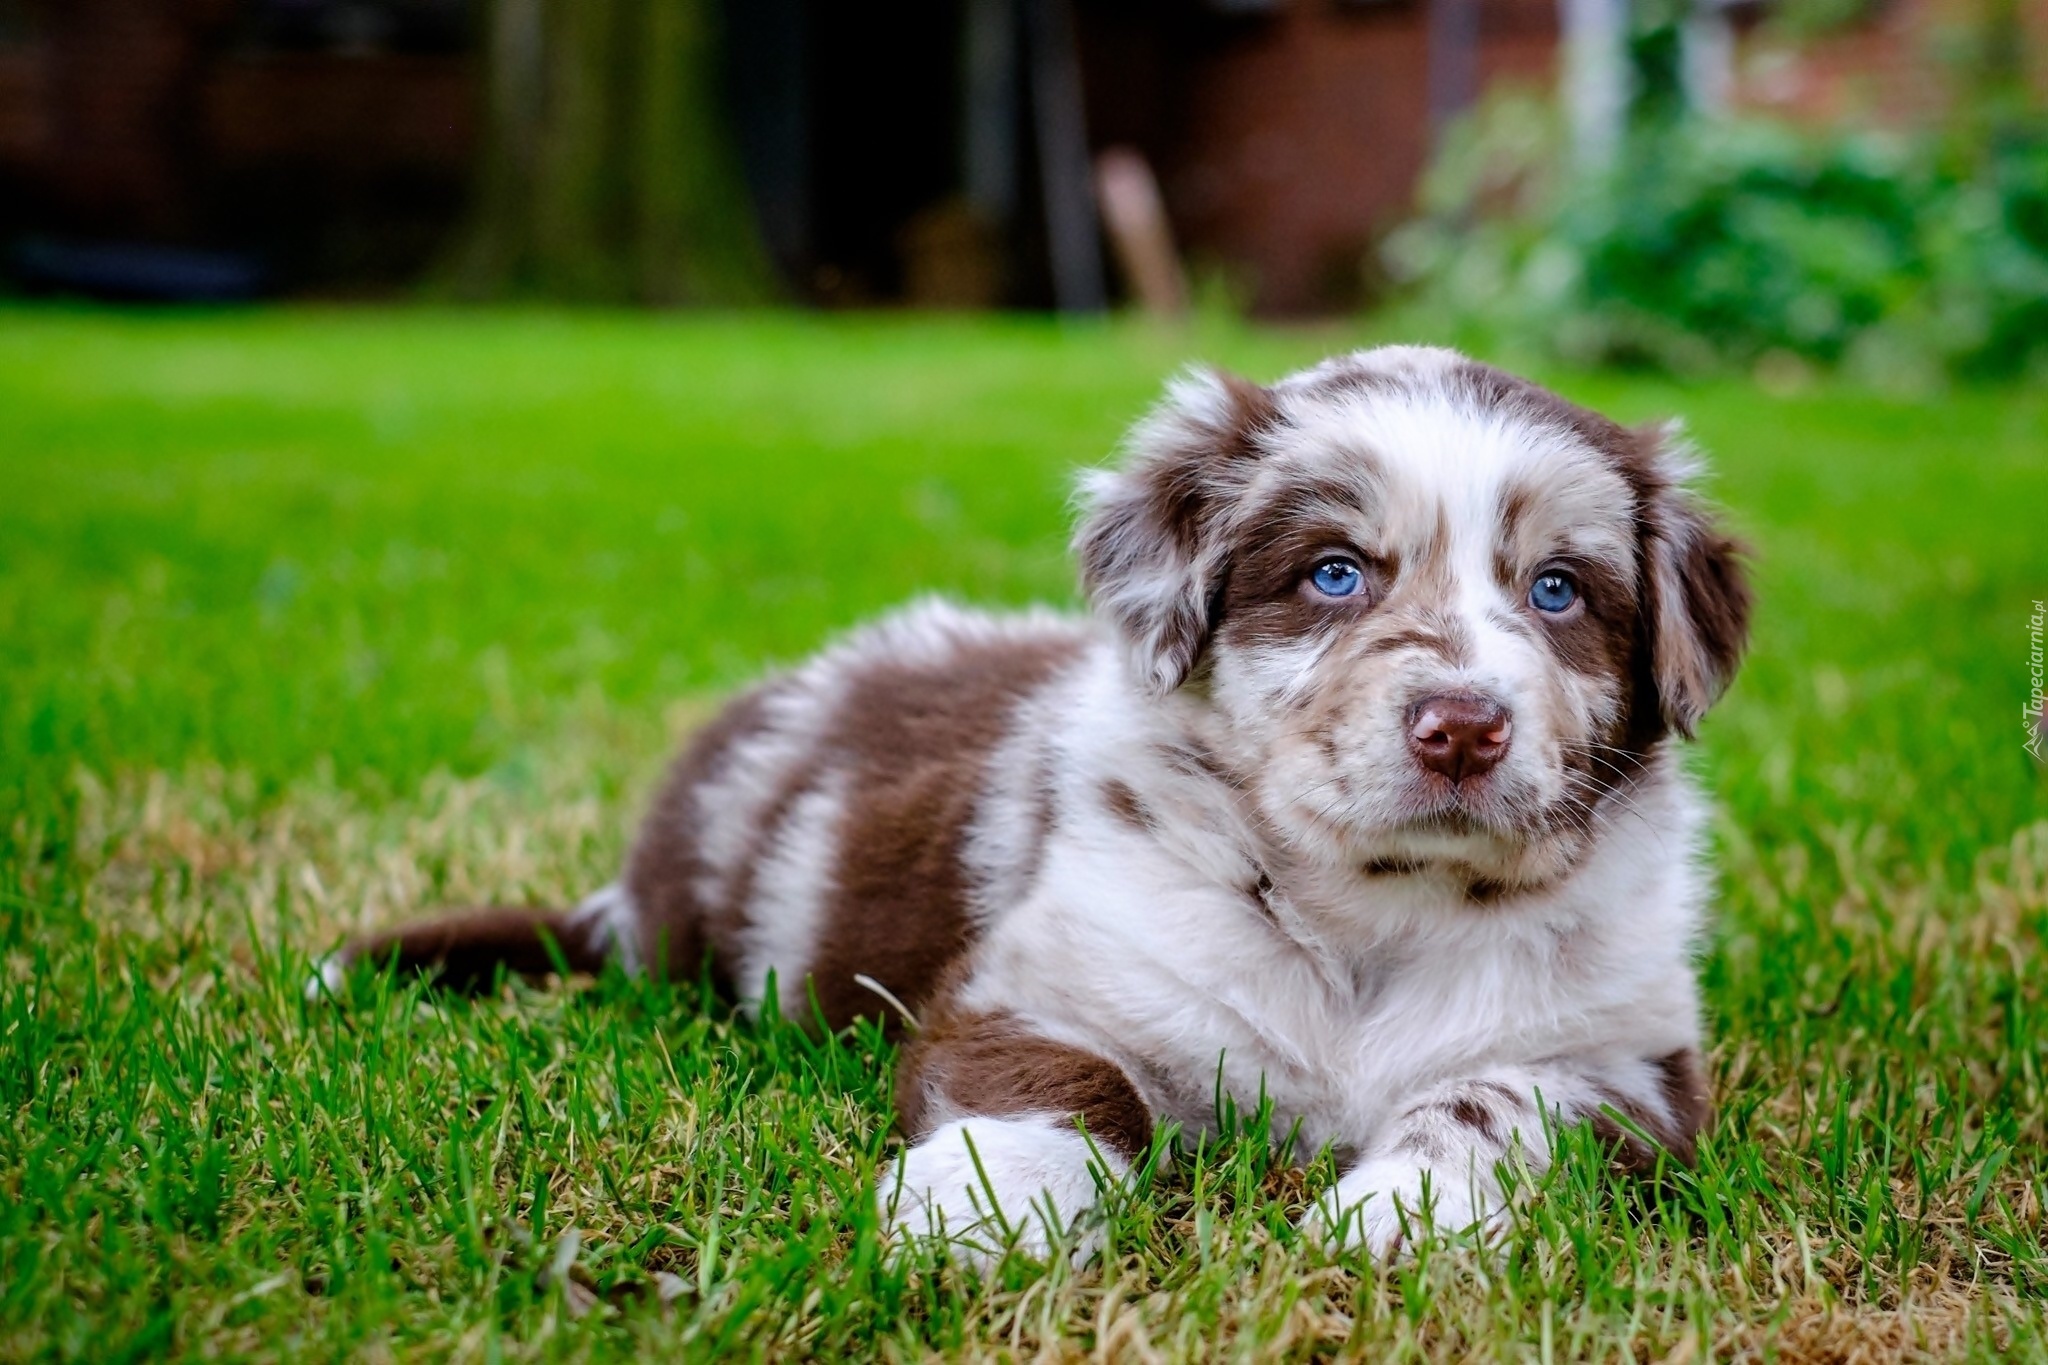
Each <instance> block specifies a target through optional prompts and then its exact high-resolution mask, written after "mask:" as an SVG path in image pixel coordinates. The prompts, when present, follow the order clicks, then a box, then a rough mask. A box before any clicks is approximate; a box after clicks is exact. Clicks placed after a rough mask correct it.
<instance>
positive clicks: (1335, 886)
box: [963, 670, 1704, 1151]
mask: <svg viewBox="0 0 2048 1365" xmlns="http://www.w3.org/2000/svg"><path fill="white" fill-rule="evenodd" d="M1090 671H1092V670H1090ZM1086 672H1088V671H1084V673H1083V674H1082V675H1081V676H1078V677H1077V678H1075V679H1074V681H1073V682H1072V683H1071V684H1069V685H1070V686H1072V687H1074V688H1075V689H1076V695H1074V696H1073V697H1071V701H1072V702H1073V703H1074V707H1073V711H1074V714H1076V715H1077V716H1081V717H1088V716H1093V717H1097V718H1098V719H1096V720H1094V721H1086V720H1084V721H1079V722H1077V724H1076V726H1074V727H1072V728H1071V729H1069V730H1068V731H1067V742H1066V743H1064V744H1062V745H1061V746H1060V748H1059V750H1058V752H1057V753H1056V755H1055V762H1054V764H1053V771H1054V772H1055V774H1056V779H1057V782H1058V785H1059V788H1060V796H1061V800H1060V805H1059V809H1060V818H1059V821H1058V823H1057V824H1056V826H1055V829H1054V832H1053V834H1052V836H1051V837H1050V839H1049V840H1048V843H1047V846H1046V848H1045V850H1044V852H1043V858H1042V862H1041V864H1040V867H1039V869H1038V872H1037V875H1036V877H1035V879H1034V880H1033V882H1032V884H1031V886H1030V889H1029V891H1028V893H1027V894H1026V895H1025V896H1024V897H1023V898H1022V899H1021V900H1019V901H1018V902H1017V903H1016V904H1015V905H1013V906H1010V907H1008V908H1006V909H1001V910H997V911H995V913H993V914H992V915H991V916H990V922H989V924H988V937H987V938H986V939H985V941H984V943H983V945H982V947H981V949H980V951H979V953H978V954H977V966H976V971H975V973H974V976H973V979H972V981H971V983H970V984H969V986H968V988H967V991H966V993H965V998H964V1001H963V1003H965V1004H967V1005H968V1006H969V1007H971V1008H976V1009H986V1010H1001V1011H1007V1012H1010V1013H1012V1014H1015V1015H1017V1016H1019V1017H1020V1018H1022V1019H1024V1020H1027V1021H1028V1022H1029V1023H1030V1024H1031V1026H1032V1027H1033V1028H1034V1029H1036V1030H1039V1031H1042V1032H1043V1033H1045V1034H1046V1035H1048V1036H1050V1037H1052V1038H1055V1039H1058V1040H1060V1041H1064V1042H1068V1043H1071V1044H1074V1045H1075V1046H1079V1047H1084V1048H1087V1049H1089V1050H1091V1051H1093V1052H1096V1053H1098V1054H1101V1055H1104V1056H1107V1057H1109V1058H1111V1059H1112V1060H1114V1061H1115V1062H1117V1063H1118V1065H1120V1066H1121V1067H1122V1068H1123V1069H1124V1071H1125V1072H1126V1073H1127V1074H1128V1075H1129V1076H1130V1077H1131V1078H1132V1080H1133V1081H1134V1082H1135V1083H1136V1084H1137V1086H1138V1088H1139V1090H1140V1092H1141V1093H1142V1094H1143V1096H1144V1098H1145V1100H1146V1101H1147V1103H1148V1104H1149V1105H1150V1106H1151V1107H1152V1109H1153V1111H1154V1112H1155V1113H1156V1114H1157V1115H1158V1116H1159V1117H1161V1118H1163V1119H1171V1120H1174V1121H1176V1122H1178V1123H1179V1124H1180V1125H1181V1126H1182V1127H1183V1129H1184V1130H1186V1131H1190V1132H1196V1131H1202V1130H1206V1129H1208V1128H1210V1127H1212V1126H1213V1124H1214V1123H1215V1121H1216V1117H1217V1101H1218V1099H1219V1086H1220V1091H1221V1095H1222V1096H1227V1097H1228V1098H1230V1099H1231V1100H1233V1101H1234V1102H1235V1103H1236V1105H1237V1106H1238V1108H1239V1109H1240V1111H1241V1112H1243V1111H1248V1110H1249V1109H1251V1108H1252V1107H1254V1106H1256V1105H1257V1103H1258V1102H1259V1098H1260V1096H1261V1095H1264V1096H1266V1097H1268V1098H1270V1100H1271V1101H1272V1103H1273V1106H1274V1110H1275V1120H1276V1121H1275V1124H1274V1128H1275V1132H1276V1134H1284V1133H1285V1132H1286V1131H1287V1130H1288V1129H1289V1128H1290V1127H1291V1126H1292V1125H1294V1124H1295V1123H1296V1122H1297V1121H1298V1122H1299V1124H1300V1138H1301V1139H1302V1141H1303V1142H1304V1143H1305V1144H1306V1147H1307V1149H1308V1150H1310V1151H1312V1150H1314V1149H1315V1148H1316V1147H1318V1146H1320V1145H1322V1144H1323V1143H1325V1142H1334V1143H1336V1144H1339V1145H1340V1146H1344V1147H1353V1146H1364V1145H1367V1144H1369V1143H1370V1142H1371V1141H1372V1140H1373V1138H1374V1136H1375V1134H1376V1133H1377V1132H1378V1131H1379V1130H1380V1128H1381V1127H1382V1126H1383V1125H1384V1124H1386V1123H1387V1122H1389V1121H1390V1120H1391V1119H1393V1118H1394V1117H1396V1116H1398V1115H1399V1113H1400V1112H1401V1110H1402V1109H1403V1107H1404V1105H1405V1103H1406V1102H1407V1100H1408V1099H1409V1098H1410V1097H1412V1096H1414V1095H1415V1094H1417V1093H1418V1092H1420V1091H1423V1090H1425V1089H1426V1088H1428V1087H1429V1086H1431V1085H1434V1084H1437V1083H1439V1082H1442V1081H1445V1080H1449V1079H1456V1078H1458V1077H1460V1076H1466V1075H1473V1074H1479V1073H1481V1072H1484V1071H1485V1070H1487V1069H1488V1068H1493V1067H1499V1066H1516V1065H1535V1064H1541V1063H1542V1062H1544V1061H1545V1060H1547V1059H1550V1058H1554V1057H1561V1056H1567V1055H1570V1056H1578V1057H1585V1056H1588V1055H1593V1056H1597V1055H1600V1054H1602V1053H1604V1052H1610V1051H1611V1052H1612V1053H1613V1054H1614V1055H1616V1056H1642V1055H1645V1054H1646V1052H1647V1053H1650V1054H1653V1055H1654V1054H1655V1053H1659V1052H1666V1051H1674V1050H1677V1049H1679V1048H1683V1047H1687V1046H1690V1045H1692V1044H1694V1043H1696V1042H1697V1040H1698V1033H1699V1022H1698V1005H1697V998H1696V993H1695V987H1694V984H1693V975H1692V969H1691V962H1690V955H1691V951H1692V948H1693V944H1694V940H1695V937H1696V935H1697V929H1698V921H1699V916H1700V913H1701V905H1702V902H1703V899H1704V896H1703V885H1702V876H1701V874H1700V872H1699V870H1698V865H1697V859H1696V856H1695V852H1696V850H1695V845H1696V843H1697V840H1698V825H1699V818H1698V813H1697V803H1696V799H1695V798H1694V796H1693V794H1692V792H1691V790H1690V787H1689V785H1688V782H1687V779H1686V778H1685V776H1684V774H1683V773H1682V772H1681V771H1680V770H1679V769H1678V768H1677V766H1676V764H1675V761H1671V760H1665V761H1663V762H1661V763H1660V764H1659V765H1658V766H1657V767H1656V768H1655V769H1653V771H1652V772H1651V773H1650V774H1649V777H1648V780H1646V781H1645V782H1644V783H1643V785H1642V787H1641V788H1640V790H1639V791H1638V792H1637V794H1636V796H1635V799H1634V801H1633V803H1632V805H1631V807H1630V809H1629V812H1628V814H1627V816H1626V817H1624V819H1623V820H1622V821H1621V822H1620V823H1618V824H1616V825H1615V826H1614V827H1613V828H1612V829H1610V830H1607V831H1605V832H1604V833H1603V836H1602V837H1601V838H1600V839H1598V840H1597V841H1596V843H1595V844H1594V846H1593V847H1592V849H1591V851H1590V853H1589V855H1588V856H1587V858H1586V859H1585V860H1584V862H1583V863H1582V864H1581V865H1580V866H1579V867H1578V868H1577V869H1576V870H1575V871H1574V872H1573V873H1572V874H1571V875H1570V876H1569V877H1567V878H1566V879H1564V880H1563V881H1562V882H1560V883H1558V884H1557V885H1555V886H1553V887H1549V888H1546V889H1543V890H1540V891H1529V892H1521V893H1517V894H1514V895H1511V896H1508V897H1505V898H1502V899H1500V900H1498V901H1495V902H1492V903H1477V902H1475V901H1473V900H1472V899H1471V898H1470V897H1469V895H1468V894H1467V889H1466V888H1465V887H1464V886H1463V885H1462V884H1461V883H1459V882H1458V881H1457V880H1456V879H1455V878H1453V877H1452V876H1450V875H1449V874H1444V873H1417V874H1409V875H1378V876H1372V875H1366V874H1363V873H1359V874H1351V875H1340V876H1334V877H1333V876H1331V875H1329V874H1324V875H1323V876H1320V877H1310V876H1297V877H1296V878H1294V879H1293V882H1292V884H1290V883H1289V882H1288V881H1286V880H1282V881H1281V882H1280V883H1279V884H1277V885H1276V884H1272V883H1270V882H1267V883H1262V881H1261V867H1260V864H1259V861H1258V859H1257V857H1256V856H1255V854H1254V853H1252V852H1251V850H1250V846H1251V843H1252V841H1253V839H1254V836H1253V835H1252V834H1251V833H1250V832H1249V830H1248V829H1247V827H1246V826H1245V825H1244V824H1243V822H1242V821H1241V820H1237V819H1235V818H1233V817H1232V816H1231V815H1230V814H1229V813H1228V812H1225V811H1222V810H1220V809H1219V808H1218V807H1217V804H1216V799H1215V795H1214V790H1213V787H1214V784H1213V783H1211V784H1209V786H1210V790H1209V791H1208V792H1207V793H1204V792H1202V791H1200V790H1198V789H1197V784H1195V783H1194V781H1193V779H1190V778H1189V777H1187V776H1186V775H1185V774H1180V775H1176V774H1174V773H1171V772H1167V771H1165V770H1163V769H1161V768H1160V766H1159V761H1158V759H1157V757H1156V751H1157V747H1158V746H1157V744H1156V743H1155V741H1157V740H1158V739H1159V738H1160V737H1159V736H1158V735H1156V734H1151V733H1148V732H1147V731H1146V730H1145V729H1144V728H1143V727H1141V726H1134V725H1129V724H1126V725H1124V726H1123V727H1122V728H1121V729H1119V728H1118V722H1119V720H1120V719H1123V718H1120V717H1118V716H1116V715H1115V712H1116V711H1117V710H1120V709H1122V708H1107V707H1104V706H1102V704H1101V703H1102V701H1103V700H1104V698H1102V697H1101V696H1099V695H1097V696H1092V697H1091V696H1088V695H1086V694H1087V693H1088V692H1090V691H1091V690H1094V686H1096V684H1091V682H1090V679H1089V678H1088V677H1087V676H1086ZM1106 713H1107V714H1106ZM1148 746H1150V748H1149V749H1148ZM1148 752H1149V753H1152V754H1154V755H1155V756H1152V757H1147V754H1148ZM1112 780H1115V781H1119V782H1125V783H1130V784H1133V785H1134V786H1137V787H1140V788H1142V794H1143V796H1144V798H1145V799H1146V808H1145V809H1146V815H1147V818H1148V820H1149V822H1150V824H1151V827H1150V828H1135V827H1133V824H1132V822H1130V821H1120V820H1118V819H1117V818H1116V817H1115V815H1114V814H1113V813H1112V812H1110V811H1108V810H1106V809H1105V808H1104V806H1103V803H1102V801H1101V800H1100V799H1099V795H1098V793H1099V792H1100V790H1101V788H1102V786H1103V784H1105V783H1107V782H1110V781H1112ZM1177 783H1178V786H1177V785H1176V784H1177ZM1318 883H1320V884H1318Z"/></svg>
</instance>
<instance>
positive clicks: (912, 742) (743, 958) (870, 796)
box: [618, 602, 1089, 1028]
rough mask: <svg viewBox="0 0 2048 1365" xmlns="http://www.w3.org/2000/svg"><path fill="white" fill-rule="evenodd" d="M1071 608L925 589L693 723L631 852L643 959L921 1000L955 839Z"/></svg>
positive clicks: (957, 911) (1081, 645)
mask: <svg viewBox="0 0 2048 1365" xmlns="http://www.w3.org/2000/svg"><path fill="white" fill-rule="evenodd" d="M1088 638H1089V637H1088V635H1087V631H1086V627H1085V626H1083V625H1082V624H1080V623H1078V622H1075V621H1071V620H1068V619H1064V618H1061V617H1057V616H1053V615H1050V614H1046V613H1032V614H1025V615H1017V616H990V615H983V614H979V613H970V612H964V611H960V610H958V609H956V608H952V607H949V606H946V605H944V604H942V603H936V602H933V603H925V604H921V605H919V606H916V607H912V608H910V609H909V610H907V611H904V612H902V613H899V614H897V615H895V616H892V617H889V618H886V619H884V620H882V621H880V622H877V623H876V624H874V625H872V626H870V627H867V628H866V629H863V630H861V631H859V632H857V633H855V634H854V635H852V636H849V637H848V638H847V639H845V640H844V641H842V642H841V643H840V644H838V645H836V646H834V647H833V648H831V649H829V650H827V651H826V652H824V653H823V654H821V655H819V656H818V657H817V658H815V659H814V660H812V661H811V662H810V663H808V664H806V665H805V666H804V667H802V668H801V669H799V670H798V671H796V672H794V673H790V674H788V675H785V676H783V677H780V678H777V679H775V680H773V681H771V682H768V683H766V684H764V685H762V686H761V687H759V688H756V689H755V690H753V691H751V692H749V693H747V694H745V695H744V696H742V697H740V698H739V699H737V700H736V701H734V702H733V703H731V704H730V705H729V706H728V707H727V708H726V709H725V710H724V711H723V712H722V713H721V714H720V715H719V716H718V718H717V719H715V720H714V721H713V722H712V723H711V724H710V725H708V726H706V727H705V728H704V729H703V730H702V731H701V732H699V734H698V735H697V736H696V737H695V738H694V739H693V740H692V741H691V743H690V744H689V746H688V747H687V748H686V749H685V750H684V752H683V753H682V755H681V756H680V757H679V758H678V759H677V761H676V764H675V766H674V767H673V768H672V769H671V771H670V773H669V775H668V778H667V780H666V781H665V782H664V783H663V785H662V788H661V790H660V792H659V794H658V795H657V797H656V799H655V801H654V803H653V805H652V807H651V809H650V810H649V812H648V815H647V818H646V820H645V822H644V823H643V825H642V826H641V830H640V834H639V837H638V839H637V841H636V843H635V845H634V848H633V851H632V854H631V856H630V858H629V859H628V861H627V866H626V871H625V876H624V879H623V883H622V887H621V890H622V891H623V893H624V894H623V897H622V898H621V899H622V901H623V902H624V904H623V905H622V906H621V907H620V908H621V909H622V910H628V911H629V913H630V923H628V922H625V921H624V920H623V919H622V921H621V922H619V923H618V929H619V931H620V932H621V934H622V936H623V935H625V934H627V933H631V934H632V935H633V938H634V941H633V942H631V943H630V944H629V945H622V946H627V947H628V948H629V951H631V952H632V954H633V955H634V956H636V957H637V958H638V959H639V960H640V961H642V962H645V963H649V964H654V963H660V964H662V965H664V966H665V967H666V968H667V969H668V970H669V971H670V972H671V973H672V974H676V975H683V976H691V975H695V974H696V973H697V971H698V970H699V968H700V966H701V964H703V963H704V962H705V961H706V958H707V955H708V958H709V961H710V963H711V968H712V973H713V977H714V980H715V981H716V982H717V984H718V985H719V986H720V987H721V988H722V989H723V990H725V991H727V992H728V993H730V994H732V995H735V996H737V997H738V998H739V999H741V1000H746V1001H751V1000H756V999H761V998H763V997H764V996H765V993H766V992H767V989H768V980H769V976H770V974H771V973H772V974H773V976H774V979H775V993H776V995H777V997H778V1000H779V1003H780V1005H781V1007H782V1009H783V1010H784V1012H785V1013H787V1014H792V1015H795V1016H797V1017H800V1018H808V1017H809V1015H810V1001H809V998H808V993H807V990H806V978H807V977H808V978H809V980H810V989H811V990H814V991H815V992H816V996H817V1002H818V1005H819V1007H820V1008H821V1009H822V1010H823V1012H824V1016H825V1020H826V1022H827V1023H828V1024H829V1025H830V1026H832V1027H835V1028H836V1027H839V1026H842V1025H844V1024H846V1023H848V1022H850V1021H851V1020H853V1019H854V1018H855V1017H857V1016H859V1015H863V1014H881V1015H883V1016H884V1017H886V1018H893V1017H894V1011H893V1009H892V1008H891V1007H890V1005H889V1004H887V1003H885V998H884V997H883V996H882V994H881V993H880V992H877V991H876V990H874V989H873V987H872V986H869V985H867V984H865V982H864V981H863V980H862V979H861V978H866V979H867V980H868V981H872V982H874V983H875V984H877V985H879V986H880V987H881V988H882V989H883V991H886V992H887V993H888V995H889V996H892V997H894V1000H895V1001H896V1002H900V1003H901V1004H902V1005H903V1006H904V1007H906V1008H908V1009H910V1010H911V1011H913V1012H914V1011H917V1010H918V1009H920V1008H921V1006H922V1004H923V1003H924V1001H925V1000H927V999H928V998H929V997H930V995H931V993H932V991H933V989H934V988H935V987H936V986H937V985H938V983H939V980H940V978H941V977H942V976H943V975H944V973H945V971H946V968H947V967H948V966H949V965H950V964H951V963H952V962H953V961H954V960H955V959H957V958H958V957H959V956H960V954H961V953H962V951H963V950H964V949H965V948H966V947H967V946H968V944H969V942H970V940H971V937H972V930H971V922H970V916H969V913H968V906H969V900H970V897H971V895H972V893H973V890H974V888H973V886H972V885H970V881H971V878H970V874H969V872H968V870H967V866H966V863H965V861H964V858H963V855H964V853H965V851H966V844H967V841H968V838H969V831H970V828H971V827H972V825H973V822H974V821H975V819H976V816H977V812H978V811H979V810H980V808H981V806H982V804H983V801H984V790H985V788H986V787H987V786H988V783H989V772H990V758H991V755H992V754H993V753H994V751H995V750H996V748H997V747H998V745H1000V744H1001V742H1002V740H1003V738H1004V736H1005V735H1006V734H1007V733H1008V731H1009V728H1010V726H1011V724H1012V721H1013V718H1014V716H1015V715H1016V712H1017V710H1018V707H1019V705H1020V704H1021V703H1022V702H1023V701H1024V700H1025V699H1026V698H1028V697H1029V696H1030V695H1032V694H1033V693H1034V692H1035V691H1037V690H1038V689H1039V688H1041V687H1043V686H1044V685H1045V684H1046V683H1047V682H1048V681H1049V680H1050V679H1051V678H1052V677H1054V676H1055V675H1056V674H1058V673H1059V672H1060V671H1061V670H1062V669H1064V668H1066V667H1067V666H1069V665H1071V664H1072V663H1073V662H1074V661H1075V660H1076V659H1077V658H1078V656H1079V655H1080V654H1081V652H1082V651H1083V650H1084V649H1085V648H1086V647H1087V643H1088Z"/></svg>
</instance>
